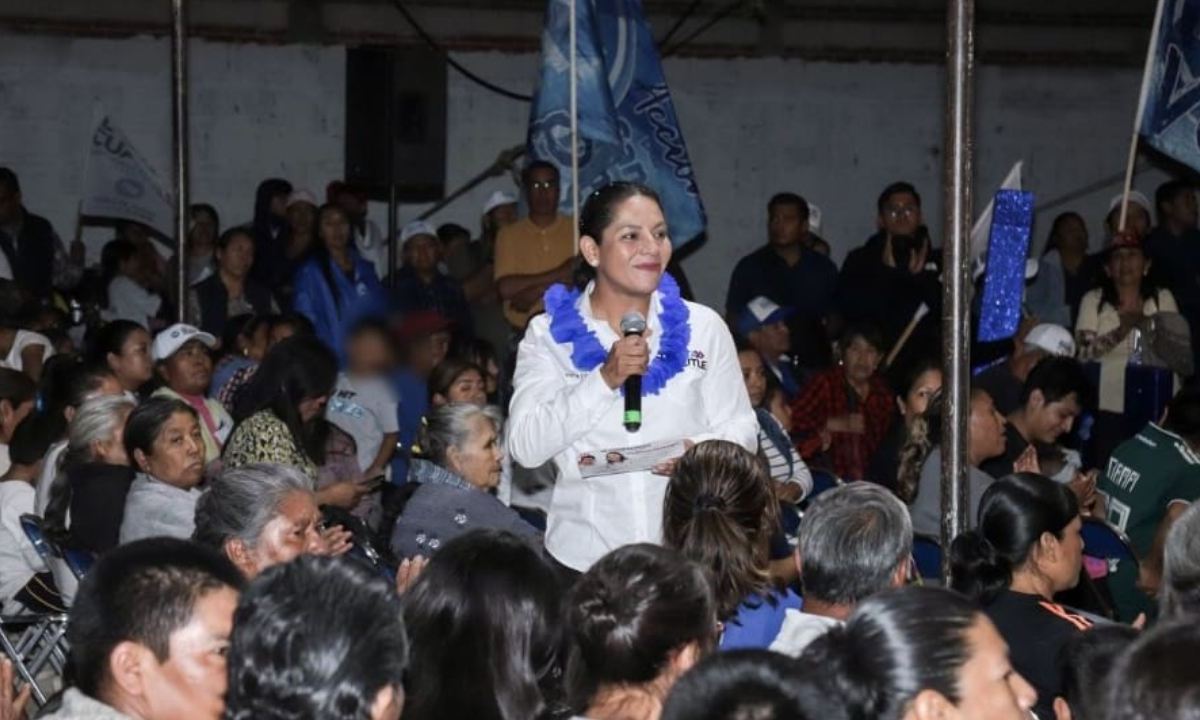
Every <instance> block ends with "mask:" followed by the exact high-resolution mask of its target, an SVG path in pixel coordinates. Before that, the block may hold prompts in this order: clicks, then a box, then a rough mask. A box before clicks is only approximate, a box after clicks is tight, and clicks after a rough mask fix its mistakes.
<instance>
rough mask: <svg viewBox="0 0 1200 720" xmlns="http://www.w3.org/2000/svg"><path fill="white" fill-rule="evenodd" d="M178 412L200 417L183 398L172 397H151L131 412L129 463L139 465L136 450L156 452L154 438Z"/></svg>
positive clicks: (127, 423) (127, 438) (127, 425)
mask: <svg viewBox="0 0 1200 720" xmlns="http://www.w3.org/2000/svg"><path fill="white" fill-rule="evenodd" d="M176 413H185V414H187V415H191V416H192V417H193V418H195V419H197V420H198V419H199V418H198V416H197V415H196V411H195V410H193V409H192V406H191V405H188V404H187V403H185V402H184V401H182V400H179V399H177V398H172V397H164V396H161V395H160V396H158V397H149V398H146V399H145V400H143V401H142V402H141V403H139V404H138V405H137V407H135V408H134V409H133V411H132V412H130V413H129V419H128V420H126V421H125V453H126V454H127V455H128V456H129V464H130V465H133V466H134V467H135V468H136V467H137V461H136V460H134V454H133V453H134V451H135V450H141V451H142V452H143V453H144V454H145V455H146V456H147V457H149V456H150V455H153V454H154V440H155V439H156V438H157V437H158V435H159V433H161V432H162V429H163V425H166V424H167V421H168V420H170V419H171V416H172V415H175V414H176Z"/></svg>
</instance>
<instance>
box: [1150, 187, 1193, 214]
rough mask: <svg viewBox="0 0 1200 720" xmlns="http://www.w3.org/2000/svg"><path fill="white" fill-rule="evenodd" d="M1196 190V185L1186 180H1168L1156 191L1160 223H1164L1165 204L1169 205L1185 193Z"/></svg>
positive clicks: (1156, 208)
mask: <svg viewBox="0 0 1200 720" xmlns="http://www.w3.org/2000/svg"><path fill="white" fill-rule="evenodd" d="M1194 190H1195V186H1194V185H1192V183H1190V182H1188V181H1186V180H1168V181H1166V182H1165V183H1163V184H1162V185H1159V186H1158V189H1157V190H1155V191H1154V209H1155V211H1156V212H1157V213H1158V224H1159V225H1162V224H1163V216H1164V213H1163V205H1169V204H1171V203H1173V202H1175V200H1177V199H1178V198H1179V196H1180V195H1183V194H1184V193H1190V192H1193V191H1194Z"/></svg>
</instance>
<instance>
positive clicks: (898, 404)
mask: <svg viewBox="0 0 1200 720" xmlns="http://www.w3.org/2000/svg"><path fill="white" fill-rule="evenodd" d="M896 411H897V412H899V413H900V417H907V416H908V413H906V412H905V411H904V401H903V400H901V399H900V398H896Z"/></svg>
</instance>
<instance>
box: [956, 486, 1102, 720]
mask: <svg viewBox="0 0 1200 720" xmlns="http://www.w3.org/2000/svg"><path fill="white" fill-rule="evenodd" d="M1082 527H1083V521H1082V520H1081V519H1080V517H1079V502H1078V500H1076V498H1075V494H1074V493H1072V492H1071V490H1070V488H1068V487H1067V486H1066V485H1062V484H1060V483H1056V482H1054V481H1053V480H1050V479H1049V478H1046V477H1043V476H1041V475H1035V474H1033V473H1016V474H1013V475H1009V476H1008V477H1005V478H1002V479H1000V480H997V481H996V482H995V483H994V484H993V485H992V486H991V487H990V488H988V489H987V491H986V492H985V493H984V494H983V502H982V503H981V504H980V506H979V529H978V530H971V531H968V532H965V533H963V534H962V535H959V536H958V537H957V538H955V539H954V544H953V545H951V546H950V564H951V568H952V570H951V577H952V578H953V583H952V587H953V589H955V590H957V591H958V592H960V593H962V594H964V595H966V596H967V597H968V598H971V599H972V600H974V601H975V602H978V603H979V604H980V605H981V606H982V607H983V609H984V612H986V613H987V615H988V617H989V618H991V620H992V622H993V623H995V624H996V629H997V630H999V631H1000V635H1001V636H1002V637H1003V638H1004V641H1005V642H1007V643H1008V647H1009V652H1010V653H1011V655H1012V659H1013V667H1014V668H1016V671H1017V672H1019V673H1021V675H1023V676H1024V677H1025V678H1026V679H1027V680H1029V682H1031V683H1033V686H1034V687H1035V688H1037V694H1038V704H1037V707H1036V711H1037V714H1038V717H1054V709H1053V703H1054V698H1055V697H1057V696H1058V695H1061V694H1062V687H1061V677H1060V673H1059V668H1058V658H1059V654H1060V653H1061V651H1062V648H1063V646H1064V645H1065V644H1066V643H1067V642H1068V641H1069V640H1070V639H1071V638H1073V637H1075V636H1076V635H1078V634H1079V633H1080V632H1082V631H1084V630H1087V629H1089V628H1091V626H1092V623H1091V622H1090V621H1088V620H1087V619H1085V618H1083V617H1081V616H1079V615H1075V614H1073V613H1070V612H1068V611H1067V610H1066V609H1065V608H1063V607H1062V606H1061V605H1057V604H1055V603H1054V595H1055V593H1058V592H1062V591H1063V590H1067V589H1070V588H1073V587H1075V584H1076V583H1077V582H1079V571H1080V569H1081V568H1082V567H1083V537H1082V535H1081V534H1080V530H1081V528H1082Z"/></svg>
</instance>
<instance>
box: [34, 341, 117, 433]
mask: <svg viewBox="0 0 1200 720" xmlns="http://www.w3.org/2000/svg"><path fill="white" fill-rule="evenodd" d="M111 377H114V376H113V372H112V370H110V369H109V367H108V366H107V365H92V364H88V363H85V362H84V361H83V360H81V359H80V358H79V356H78V355H64V354H58V355H54V356H51V357H50V358H48V359H47V360H46V364H45V365H44V366H43V367H42V379H41V381H40V382H39V383H38V397H39V398H40V399H41V402H40V409H41V412H43V413H46V414H47V415H50V416H52V417H56V418H58V419H59V420H60V421H61V422H60V425H59V434H60V435H61V434H62V433H64V432H66V430H67V419H66V416H65V415H64V414H63V413H64V411H65V410H66V409H67V408H75V407H79V405H80V404H82V403H83V400H84V398H85V397H86V396H87V395H88V394H89V393H92V392H94V391H95V390H97V389H98V388H99V387H100V383H101V382H103V381H104V379H105V378H111Z"/></svg>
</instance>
